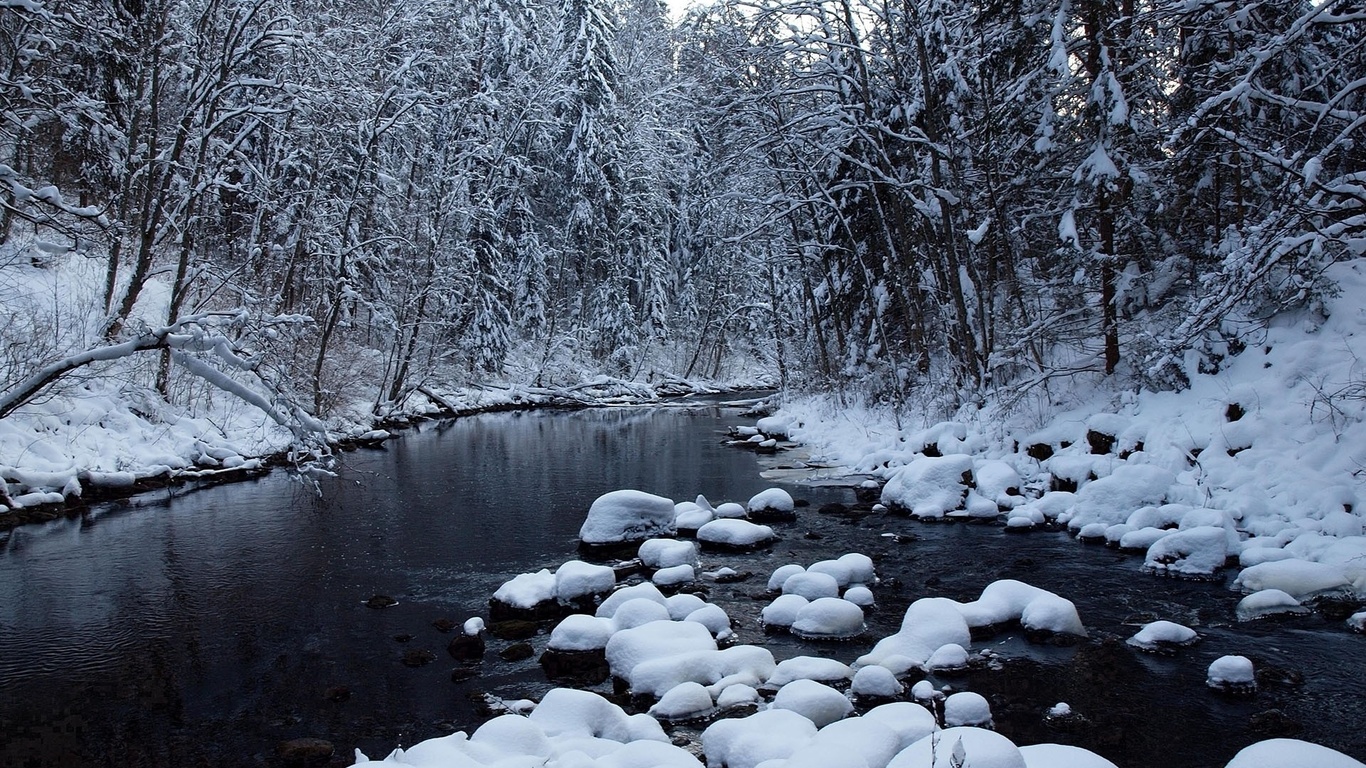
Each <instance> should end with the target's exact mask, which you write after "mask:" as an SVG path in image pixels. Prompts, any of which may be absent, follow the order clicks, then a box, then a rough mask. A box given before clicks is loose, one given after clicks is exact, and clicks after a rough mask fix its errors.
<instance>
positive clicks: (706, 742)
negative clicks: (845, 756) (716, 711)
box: [702, 709, 816, 768]
mask: <svg viewBox="0 0 1366 768" xmlns="http://www.w3.org/2000/svg"><path fill="white" fill-rule="evenodd" d="M815 735H816V726H815V725H814V724H813V723H812V722H811V720H809V719H808V718H806V717H803V716H802V715H799V714H797V713H796V712H793V711H791V710H787V709H768V710H764V711H763V712H756V713H755V714H753V715H750V716H749V717H744V718H730V719H727V720H718V721H717V722H715V723H712V724H711V725H710V726H708V727H707V729H706V730H705V731H703V732H702V751H703V753H704V754H705V756H706V759H707V765H709V766H719V765H725V766H727V768H755V766H758V765H759V764H760V763H763V762H767V761H769V760H786V759H788V758H790V757H792V754H793V753H794V752H796V751H797V750H798V749H800V748H801V747H802V746H803V745H805V744H806V743H807V742H808V741H810V740H811V737H813V736H815Z"/></svg>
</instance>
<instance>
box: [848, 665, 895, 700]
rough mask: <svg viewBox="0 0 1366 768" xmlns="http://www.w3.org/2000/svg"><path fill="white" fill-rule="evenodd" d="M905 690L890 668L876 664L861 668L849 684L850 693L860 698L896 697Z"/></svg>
mask: <svg viewBox="0 0 1366 768" xmlns="http://www.w3.org/2000/svg"><path fill="white" fill-rule="evenodd" d="M905 690H906V686H904V685H902V684H901V681H900V680H897V679H896V675H894V674H892V671H891V670H890V669H887V668H886V667H881V666H878V665H876V664H872V665H869V666H866V667H863V668H861V669H859V671H857V672H855V673H854V680H853V682H851V683H850V684H849V693H851V694H853V695H854V696H858V697H860V698H871V699H894V698H896V697H897V696H900V695H901V693H902V692H903V691H905Z"/></svg>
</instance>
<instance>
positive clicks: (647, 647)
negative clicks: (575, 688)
mask: <svg viewBox="0 0 1366 768" xmlns="http://www.w3.org/2000/svg"><path fill="white" fill-rule="evenodd" d="M606 649H607V665H608V667H609V668H610V669H611V670H612V674H613V675H615V676H617V677H619V678H621V679H623V680H625V681H626V682H627V684H628V685H630V686H631V687H632V688H634V687H635V681H634V670H635V668H636V666H637V665H638V664H641V663H643V662H646V661H657V660H659V659H664V658H666V657H669V656H673V655H675V654H683V653H689V652H693V651H714V650H716V639H715V638H713V637H712V635H711V632H709V631H708V630H707V628H706V627H704V626H702V625H701V624H696V623H693V622H688V621H667V620H666V621H652V622H650V623H648V624H642V625H640V626H638V627H631V628H629V629H622V630H619V631H617V632H616V633H615V634H613V635H612V638H611V639H610V640H608V641H607V646H606ZM679 682H682V681H681V680H680V681H679ZM666 690H667V689H666ZM660 693H663V691H660Z"/></svg>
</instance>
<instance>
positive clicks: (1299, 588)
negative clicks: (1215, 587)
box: [1233, 558, 1352, 600]
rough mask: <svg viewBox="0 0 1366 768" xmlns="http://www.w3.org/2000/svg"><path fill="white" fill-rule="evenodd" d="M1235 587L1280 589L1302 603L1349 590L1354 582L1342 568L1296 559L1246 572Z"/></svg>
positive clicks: (1244, 571)
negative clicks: (1304, 600) (1325, 594)
mask: <svg viewBox="0 0 1366 768" xmlns="http://www.w3.org/2000/svg"><path fill="white" fill-rule="evenodd" d="M1233 587H1234V589H1241V590H1242V591H1244V592H1260V591H1262V590H1264V589H1279V590H1281V591H1282V592H1286V593H1288V594H1289V595H1291V596H1292V597H1295V598H1296V599H1300V600H1303V599H1305V598H1307V597H1314V596H1315V595H1319V594H1323V593H1325V592H1335V591H1345V590H1350V589H1351V588H1352V580H1351V579H1349V578H1348V577H1347V573H1346V569H1345V568H1344V567H1343V566H1340V565H1332V564H1328V563H1316V562H1311V561H1308V560H1301V559H1298V558H1296V559H1292V560H1276V561H1272V562H1268V563H1262V564H1260V565H1254V566H1252V567H1251V568H1244V569H1243V571H1242V573H1239V574H1238V578H1236V579H1234V581H1233Z"/></svg>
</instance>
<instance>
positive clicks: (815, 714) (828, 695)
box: [773, 680, 854, 728]
mask: <svg viewBox="0 0 1366 768" xmlns="http://www.w3.org/2000/svg"><path fill="white" fill-rule="evenodd" d="M773 709H790V710H792V711H793V712H796V713H797V714H799V715H801V716H802V717H805V718H806V719H808V720H810V721H811V722H812V723H814V724H815V725H816V727H817V728H823V727H825V726H826V725H829V724H830V723H833V722H835V721H836V720H840V719H842V718H844V717H845V716H846V715H848V714H849V713H850V712H852V711H854V705H853V704H850V703H849V699H848V698H846V697H845V695H844V694H842V693H840V692H839V691H837V690H835V689H834V688H831V687H830V686H828V685H824V684H822V683H818V682H816V681H815V680H794V681H792V682H790V683H788V684H787V685H784V686H783V687H782V688H780V689H778V695H777V696H774V697H773Z"/></svg>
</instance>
